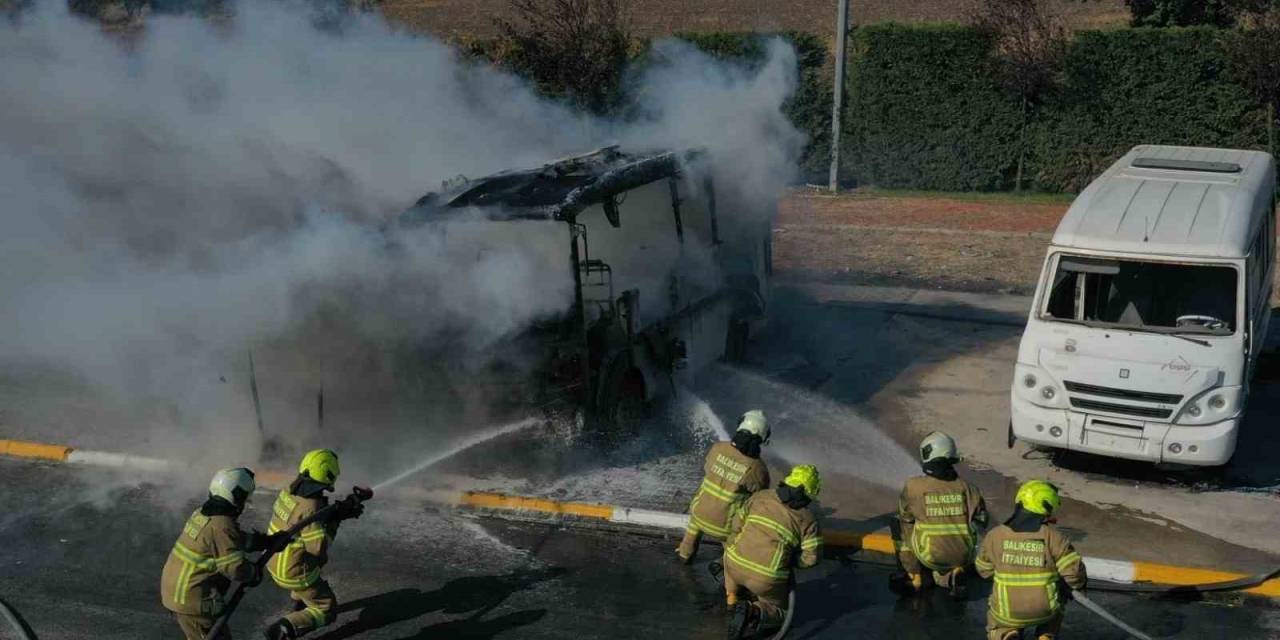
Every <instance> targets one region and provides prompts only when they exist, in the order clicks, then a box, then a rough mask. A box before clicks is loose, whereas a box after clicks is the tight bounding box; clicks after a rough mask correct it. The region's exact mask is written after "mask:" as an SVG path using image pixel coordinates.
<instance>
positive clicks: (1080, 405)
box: [1071, 398, 1173, 419]
mask: <svg viewBox="0 0 1280 640" xmlns="http://www.w3.org/2000/svg"><path fill="white" fill-rule="evenodd" d="M1071 406H1073V407H1075V408H1077V409H1085V410H1089V411H1106V412H1107V413H1122V414H1125V415H1130V416H1141V417H1143V418H1160V419H1164V418H1168V417H1169V416H1171V415H1173V410H1172V409H1157V408H1156V407H1133V406H1129V405H1123V404H1111V403H1110V402H1098V401H1097V400H1086V399H1084V398H1072V399H1071Z"/></svg>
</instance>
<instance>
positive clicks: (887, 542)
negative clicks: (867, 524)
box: [822, 531, 897, 555]
mask: <svg viewBox="0 0 1280 640" xmlns="http://www.w3.org/2000/svg"><path fill="white" fill-rule="evenodd" d="M822 544H824V545H826V546H828V547H847V548H851V549H855V550H856V549H861V550H864V551H875V552H878V553H886V554H889V555H893V554H895V553H897V549H896V548H895V547H894V544H893V537H892V536H889V535H886V534H883V533H853V532H852V531H823V532H822Z"/></svg>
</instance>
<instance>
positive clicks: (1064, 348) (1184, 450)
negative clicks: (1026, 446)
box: [1009, 145, 1276, 466]
mask: <svg viewBox="0 0 1280 640" xmlns="http://www.w3.org/2000/svg"><path fill="white" fill-rule="evenodd" d="M1274 197H1275V161H1274V160H1273V159H1272V157H1271V155H1270V154H1267V153H1263V152H1260V151H1240V150H1232V149H1207V148H1197V147H1173V146H1151V145H1144V146H1138V147H1134V148H1133V149H1132V150H1131V151H1129V153H1127V154H1125V156H1124V157H1122V158H1120V159H1119V160H1118V161H1116V163H1115V164H1113V165H1112V166H1111V167H1110V168H1108V169H1107V170H1106V172H1104V173H1103V174H1102V175H1101V176H1099V177H1098V178H1097V179H1095V180H1094V181H1093V182H1092V183H1091V184H1090V185H1089V186H1088V187H1087V188H1086V189H1085V190H1084V191H1083V192H1081V193H1080V195H1079V196H1078V197H1077V198H1076V199H1075V202H1073V203H1072V205H1071V207H1070V209H1068V211H1067V214H1066V216H1065V217H1063V219H1062V222H1061V223H1060V224H1059V225H1058V230H1057V232H1055V233H1054V236H1053V240H1052V243H1051V245H1050V247H1049V252H1048V256H1047V257H1046V258H1045V262H1044V268H1043V270H1042V272H1041V274H1040V282H1039V284H1038V286H1037V288H1036V295H1035V299H1034V302H1033V304H1032V308H1031V313H1030V315H1029V317H1028V319H1027V327H1026V330H1025V331H1024V333H1023V335H1022V342H1021V344H1020V345H1019V347H1018V362H1017V364H1016V366H1015V370H1014V377H1013V388H1012V392H1011V394H1010V396H1011V398H1010V403H1011V410H1010V414H1011V417H1010V425H1009V438H1010V445H1012V443H1013V441H1014V439H1015V438H1016V439H1020V440H1024V441H1026V442H1029V443H1032V444H1035V445H1040V446H1045V447H1054V448H1059V449H1070V450H1078V451H1085V452H1089V453H1094V454H1099V455H1104V456H1114V457H1117V458H1128V459H1133V460H1145V461H1150V462H1157V463H1168V464H1175V465H1201V466H1210V465H1221V464H1225V463H1226V462H1227V461H1228V460H1229V459H1230V458H1231V455H1232V453H1234V451H1235V448H1236V437H1237V433H1238V431H1239V428H1240V423H1241V420H1242V417H1243V415H1244V410H1245V405H1246V403H1247V402H1248V398H1249V380H1250V378H1251V375H1252V372H1253V369H1254V367H1255V365H1256V363H1257V360H1258V356H1259V354H1260V353H1261V350H1262V347H1263V342H1264V339H1265V337H1266V332H1267V322H1268V320H1269V319H1270V316H1271V289H1272V276H1273V274H1274V270H1275V237H1276V231H1275V201H1274Z"/></svg>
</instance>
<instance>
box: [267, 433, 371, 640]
mask: <svg viewBox="0 0 1280 640" xmlns="http://www.w3.org/2000/svg"><path fill="white" fill-rule="evenodd" d="M339 473H341V468H340V467H339V466H338V454H336V453H334V452H333V451H330V450H328V449H316V450H314V451H310V452H308V453H307V455H305V456H303V457H302V462H301V464H299V465H298V477H297V478H296V479H295V480H294V481H293V482H292V483H291V484H290V485H289V487H288V488H287V489H285V490H283V491H281V492H280V495H279V496H278V497H277V498H276V502H275V505H273V506H272V507H271V526H270V527H269V528H268V529H267V531H268V533H272V534H274V533H276V532H278V531H287V530H288V529H289V528H290V527H292V526H294V525H295V524H296V523H298V522H299V521H300V520H302V519H304V518H306V517H308V516H310V515H311V514H313V513H315V512H316V511H319V510H320V509H323V508H324V507H325V506H327V505H328V504H329V499H328V498H327V497H326V496H325V495H324V493H325V492H326V491H333V483H334V482H336V481H337V479H338V474H339ZM338 505H340V506H339V510H338V511H337V512H335V513H334V516H333V517H332V518H331V519H328V520H327V521H324V522H313V523H311V524H309V525H307V526H306V527H305V528H303V529H302V531H300V532H299V533H298V536H297V538H295V539H294V540H292V541H290V542H289V544H288V545H287V546H286V547H284V549H283V550H281V551H280V552H279V553H277V554H276V555H275V556H274V557H272V558H271V560H270V561H269V562H268V563H267V572H268V573H270V574H271V579H272V580H274V581H275V583H276V585H278V586H280V587H281V588H284V589H287V590H288V591H289V598H290V599H291V600H293V606H294V611H293V613H290V614H289V615H287V616H285V617H283V618H280V619H279V620H277V621H276V622H275V623H273V624H272V625H271V626H270V627H267V630H266V631H265V632H264V635H265V636H266V637H267V638H268V640H283V639H286V638H298V637H301V636H303V635H305V634H306V633H308V632H310V631H313V630H315V629H317V628H319V627H323V626H325V625H327V624H330V623H332V622H333V620H334V618H335V617H336V615H337V610H336V609H337V605H338V599H337V597H336V596H335V595H334V594H333V589H331V588H330V587H329V583H328V582H326V581H325V580H324V578H322V577H320V571H321V569H323V568H324V565H325V563H326V562H328V560H329V545H331V544H332V543H333V538H334V536H335V535H337V533H338V523H339V522H341V521H343V520H346V519H349V518H359V517H360V514H361V513H363V511H364V507H363V506H361V505H360V503H359V502H354V501H352V502H348V501H345V500H344V501H341V502H339V503H338Z"/></svg>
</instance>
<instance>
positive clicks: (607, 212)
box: [603, 196, 622, 229]
mask: <svg viewBox="0 0 1280 640" xmlns="http://www.w3.org/2000/svg"><path fill="white" fill-rule="evenodd" d="M603 206H604V217H605V219H607V220H608V221H609V224H610V225H612V226H613V228H614V229H617V228H619V227H621V226H622V216H621V214H620V213H619V211H618V201H617V200H614V199H613V197H612V196H610V197H608V198H605V201H604V203H603Z"/></svg>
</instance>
